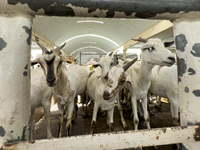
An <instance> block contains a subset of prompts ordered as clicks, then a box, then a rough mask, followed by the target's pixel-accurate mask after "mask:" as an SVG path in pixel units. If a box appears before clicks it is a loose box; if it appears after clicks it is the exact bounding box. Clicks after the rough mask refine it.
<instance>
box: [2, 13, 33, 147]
mask: <svg viewBox="0 0 200 150" xmlns="http://www.w3.org/2000/svg"><path fill="white" fill-rule="evenodd" d="M0 24H1V26H0V33H1V34H0V102H1V106H0V147H1V145H2V144H3V143H5V142H8V143H11V142H16V141H25V140H28V139H29V132H28V130H29V120H30V48H31V47H30V46H31V32H32V28H31V26H32V18H31V16H28V15H26V16H23V17H22V16H15V17H2V16H1V17H0Z"/></svg>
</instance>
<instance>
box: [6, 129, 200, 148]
mask: <svg viewBox="0 0 200 150" xmlns="http://www.w3.org/2000/svg"><path fill="white" fill-rule="evenodd" d="M193 141H200V126H198V125H194V126H186V127H171V128H157V129H151V130H139V131H134V130H132V131H125V132H113V133H106V134H94V135H84V136H72V137H66V138H61V139H51V140H37V141H34V142H31V143H29V142H24V143H22V142H20V143H15V144H10V145H4V147H3V149H5V150H10V149H15V150H39V149H48V150H57V149H72V150H73V149H74V150H76V149H77V150H78V149H95V150H98V149H99V150H101V149H124V148H133V147H147V146H153V145H165V144H175V143H181V142H193Z"/></svg>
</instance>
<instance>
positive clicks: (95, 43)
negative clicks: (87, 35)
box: [83, 42, 96, 44]
mask: <svg viewBox="0 0 200 150" xmlns="http://www.w3.org/2000/svg"><path fill="white" fill-rule="evenodd" d="M83 44H96V42H83Z"/></svg>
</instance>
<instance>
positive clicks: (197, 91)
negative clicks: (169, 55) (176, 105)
mask: <svg viewBox="0 0 200 150" xmlns="http://www.w3.org/2000/svg"><path fill="white" fill-rule="evenodd" d="M199 26H200V17H199V16H196V15H194V16H190V17H184V18H180V19H177V20H176V21H174V36H175V43H176V54H177V66H178V82H179V99H180V118H181V119H180V120H181V125H182V126H186V125H192V124H196V123H199V122H200V109H199V108H200V101H199V97H200V82H199V79H200V76H199V75H200V68H199V59H200V53H199V52H200V43H199V41H200V37H199V36H197V35H199V34H200V31H199ZM197 81H198V82H197ZM183 144H184V145H185V147H186V148H187V149H189V150H196V149H199V147H200V143H198V144H197V143H195V144H194V143H183Z"/></svg>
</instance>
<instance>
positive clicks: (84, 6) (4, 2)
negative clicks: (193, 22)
mask: <svg viewBox="0 0 200 150" xmlns="http://www.w3.org/2000/svg"><path fill="white" fill-rule="evenodd" d="M11 10H12V12H11ZM22 11H24V12H26V13H29V14H32V15H48V16H79V17H101V18H158V19H167V18H168V19H174V18H176V17H177V14H180V15H181V14H182V13H181V12H185V13H189V12H199V11H200V3H199V0H190V1H188V0H178V1H174V0H167V1H166V0H148V1H147V0H123V1H122V0H93V1H91V0H81V1H80V0H43V1H39V2H36V1H33V0H17V1H16V0H1V1H0V12H2V13H7V14H13V13H15V12H22Z"/></svg>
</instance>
